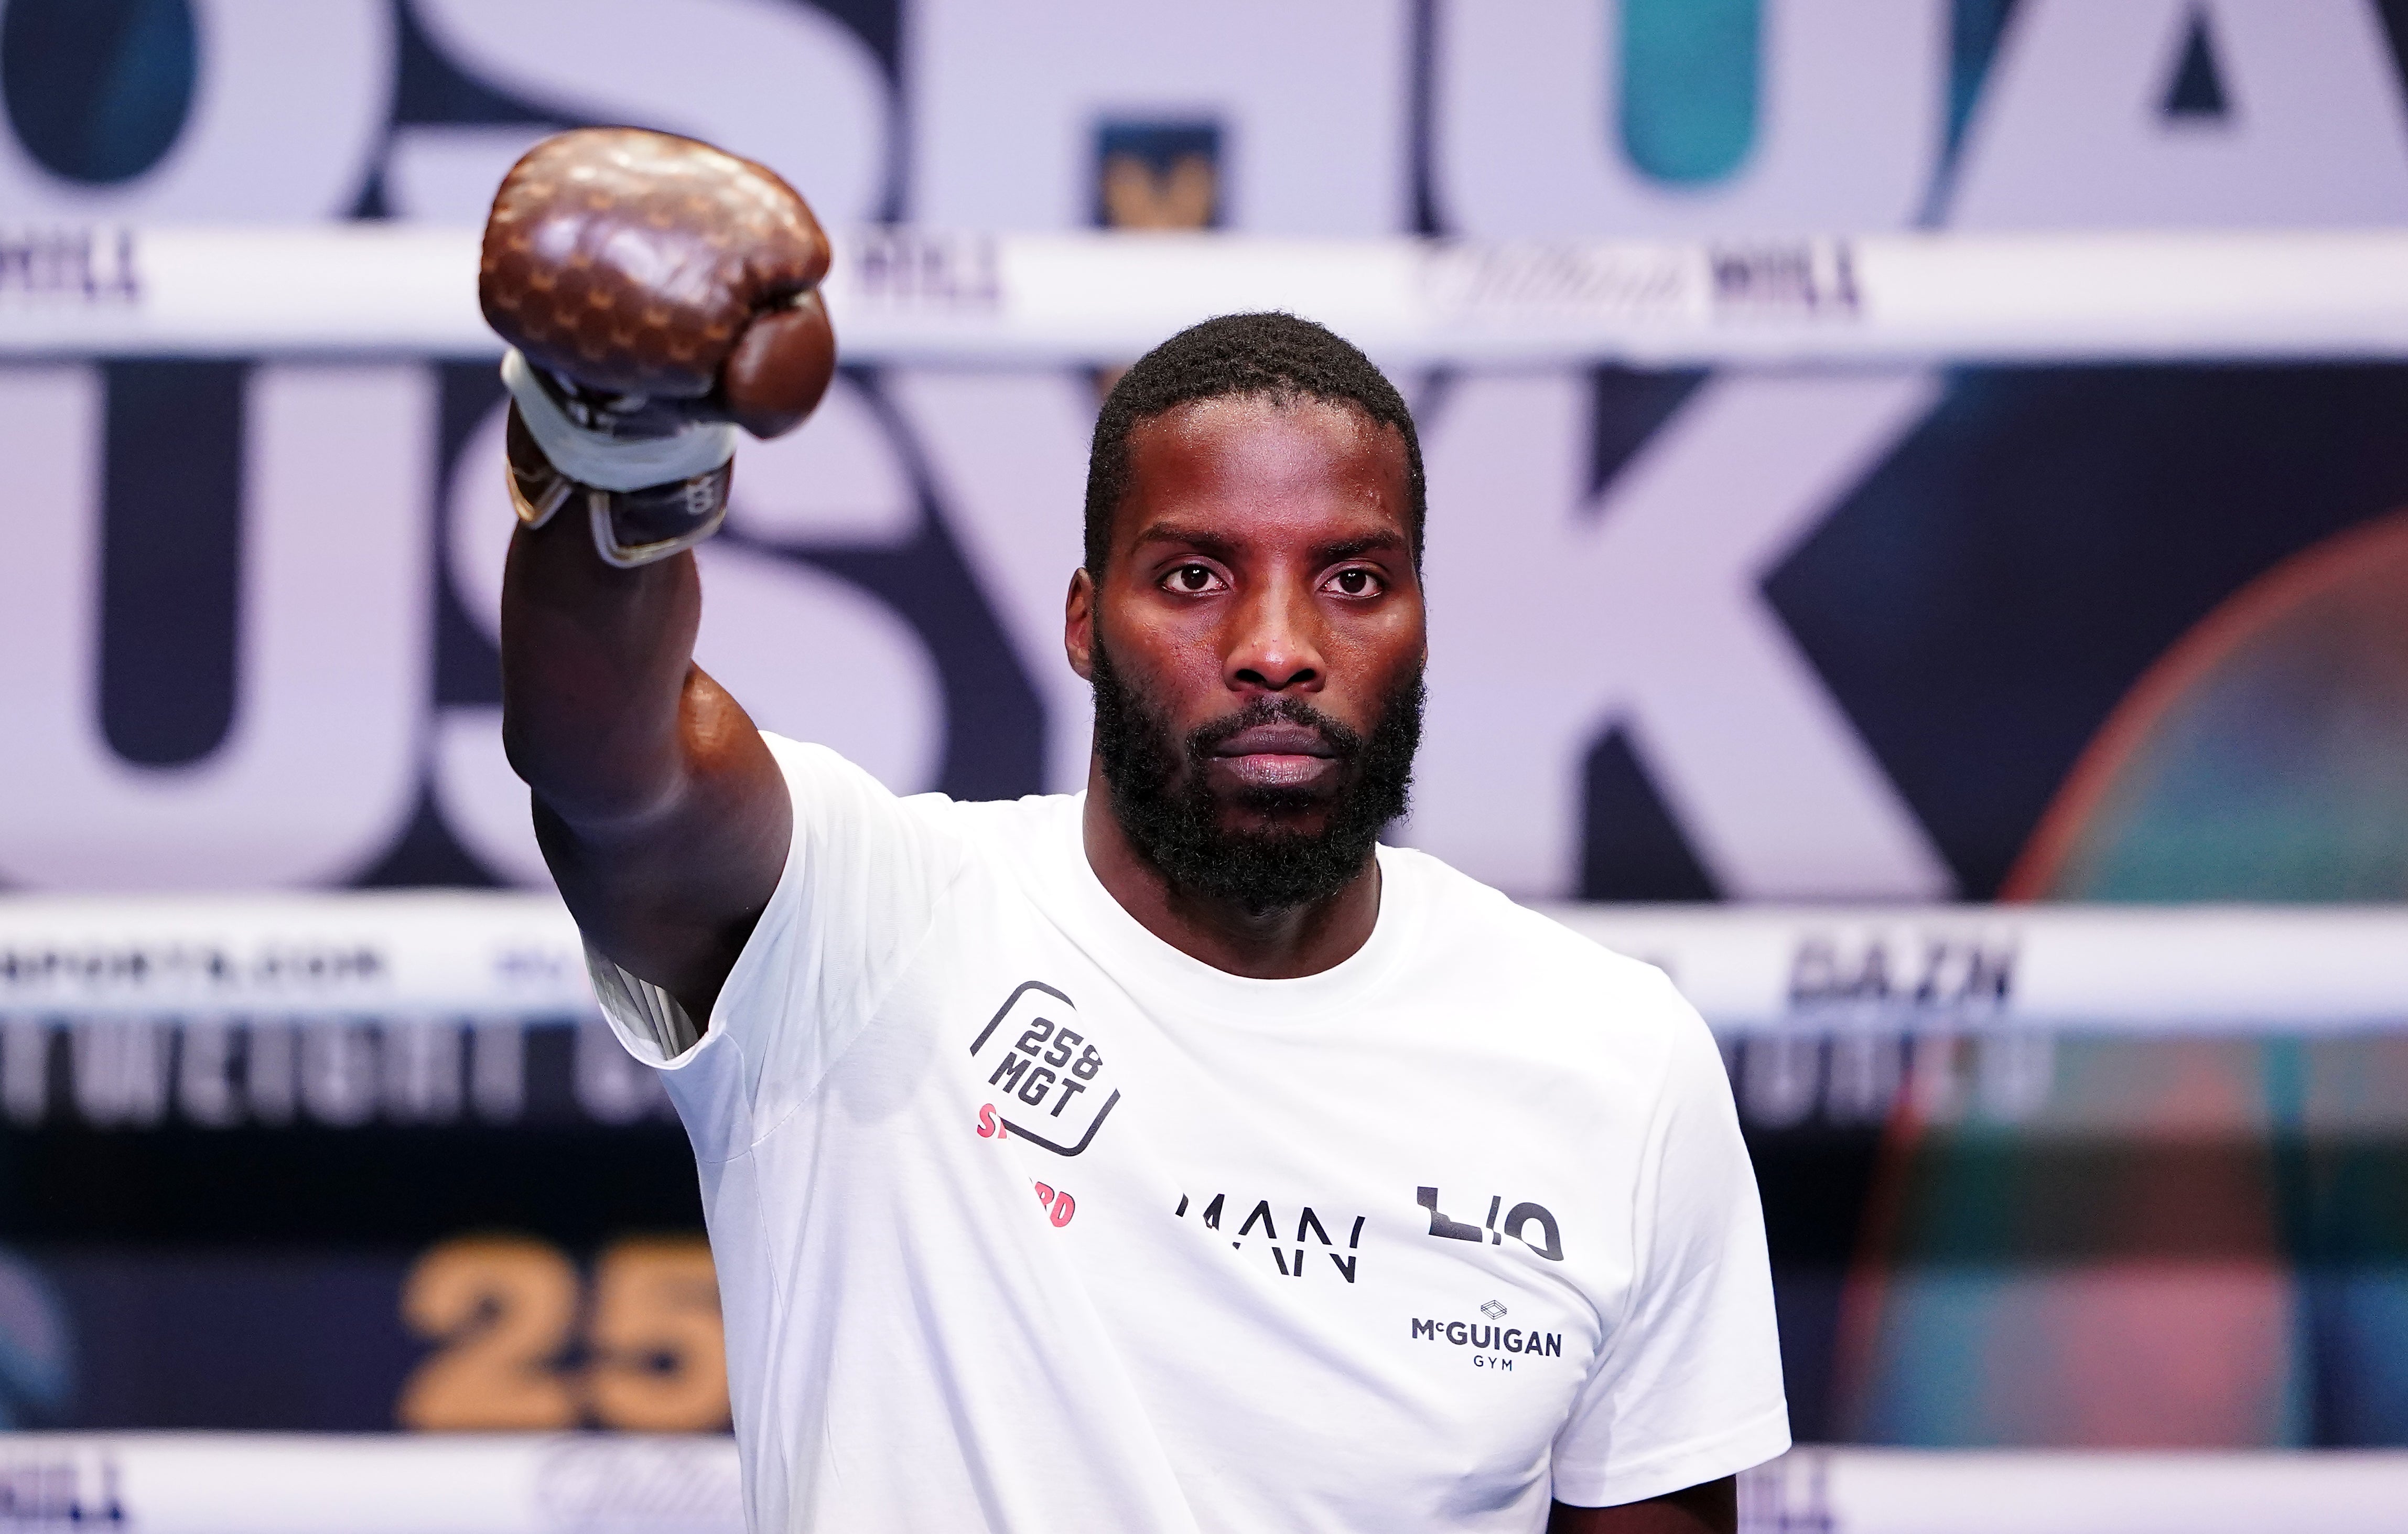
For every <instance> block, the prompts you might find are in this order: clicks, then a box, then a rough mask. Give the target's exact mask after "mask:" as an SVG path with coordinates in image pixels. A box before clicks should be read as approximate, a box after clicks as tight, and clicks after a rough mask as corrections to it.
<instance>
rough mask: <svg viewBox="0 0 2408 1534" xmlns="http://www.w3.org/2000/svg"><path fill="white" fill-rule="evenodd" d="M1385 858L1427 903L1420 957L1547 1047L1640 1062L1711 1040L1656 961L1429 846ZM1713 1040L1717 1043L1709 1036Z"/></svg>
mask: <svg viewBox="0 0 2408 1534" xmlns="http://www.w3.org/2000/svg"><path fill="white" fill-rule="evenodd" d="M1380 857H1381V862H1382V867H1383V869H1384V870H1386V871H1388V872H1389V873H1390V874H1391V875H1392V876H1395V877H1396V878H1398V881H1399V882H1400V883H1406V884H1409V886H1410V888H1411V889H1412V891H1413V898H1415V900H1416V902H1417V904H1419V905H1420V908H1421V917H1422V920H1421V937H1422V941H1421V944H1420V949H1421V955H1420V959H1419V963H1420V964H1422V965H1428V966H1436V967H1438V968H1441V969H1443V970H1445V971H1448V972H1451V973H1452V974H1453V975H1455V976H1457V977H1462V979H1460V980H1458V981H1457V982H1455V983H1458V984H1463V983H1469V985H1470V986H1471V987H1472V988H1473V989H1475V990H1476V991H1480V992H1481V993H1483V994H1484V995H1486V996H1488V997H1490V998H1492V1005H1491V1006H1488V1007H1485V1008H1484V1011H1485V1012H1487V1013H1488V1014H1489V1015H1490V1016H1491V1017H1492V1018H1495V1019H1497V1020H1498V1021H1500V1022H1503V1023H1505V1024H1506V1025H1507V1026H1519V1027H1525V1028H1529V1029H1532V1030H1535V1031H1537V1032H1538V1033H1539V1034H1540V1035H1543V1040H1542V1041H1541V1040H1534V1041H1533V1042H1534V1043H1538V1042H1543V1044H1544V1045H1545V1046H1546V1047H1566V1046H1569V1047H1570V1048H1571V1049H1574V1050H1575V1051H1576V1052H1578V1053H1587V1052H1589V1051H1590V1050H1593V1049H1605V1050H1607V1051H1609V1052H1611V1053H1614V1054H1618V1055H1621V1056H1622V1057H1623V1058H1624V1060H1625V1061H1626V1062H1628V1063H1631V1064H1637V1063H1638V1062H1637V1061H1634V1060H1632V1058H1631V1057H1632V1056H1634V1055H1636V1056H1639V1057H1643V1058H1645V1059H1646V1060H1647V1061H1648V1063H1650V1064H1656V1065H1659V1066H1660V1065H1661V1064H1666V1063H1667V1057H1669V1056H1670V1055H1672V1054H1675V1053H1679V1052H1683V1051H1684V1048H1688V1047H1694V1045H1695V1044H1696V1043H1697V1041H1698V1040H1699V1039H1710V1036H1711V1035H1707V1033H1706V1028H1705V1024H1704V1022H1703V1021H1702V1020H1700V1019H1699V1016H1698V1014H1697V1011H1696V1009H1695V1008H1693V1007H1692V1006H1689V1004H1688V1002H1687V1001H1686V1000H1684V998H1683V997H1682V995H1681V993H1680V991H1678V990H1676V989H1675V988H1674V987H1673V985H1672V982H1671V980H1670V978H1669V977H1667V976H1666V975H1665V974H1664V972H1663V971H1662V970H1660V969H1658V968H1656V966H1655V965H1654V964H1650V963H1647V962H1643V961H1641V960H1638V959H1633V958H1630V957H1628V956H1627V955H1626V954H1621V953H1616V952H1614V951H1613V949H1612V948H1606V947H1605V946H1604V945H1602V944H1600V943H1598V942H1597V941H1595V940H1594V939H1592V938H1589V937H1585V936H1583V935H1582V934H1581V933H1576V932H1574V931H1572V930H1571V929H1570V928H1569V927H1567V926H1565V925H1564V924H1563V923H1561V922H1559V921H1557V920H1555V919H1554V918H1552V917H1549V916H1546V915H1544V914H1542V913H1541V912H1539V911H1534V910H1532V909H1530V908H1528V907H1527V906H1524V905H1519V904H1515V903H1514V902H1513V901H1512V900H1511V899H1509V898H1507V897H1506V896H1505V895H1504V894H1502V893H1500V892H1499V891H1498V890H1493V889H1491V888H1489V887H1488V886H1487V885H1485V884H1483V883H1481V882H1480V881H1479V880H1478V879H1475V878H1473V877H1471V876H1469V875H1468V874H1463V873H1460V872H1458V871H1456V870H1455V869H1454V868H1452V867H1450V866H1448V865H1447V864H1446V863H1444V862H1442V861H1440V860H1439V859H1437V858H1434V857H1432V856H1430V855H1429V854H1427V853H1426V852H1421V851H1417V850H1415V849H1412V848H1410V847H1383V848H1382V849H1381V853H1380ZM1709 1047H1711V1045H1709Z"/></svg>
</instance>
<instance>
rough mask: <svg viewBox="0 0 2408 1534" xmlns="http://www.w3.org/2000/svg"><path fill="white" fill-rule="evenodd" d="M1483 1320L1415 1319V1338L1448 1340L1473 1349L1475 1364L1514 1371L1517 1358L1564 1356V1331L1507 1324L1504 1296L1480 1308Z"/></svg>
mask: <svg viewBox="0 0 2408 1534" xmlns="http://www.w3.org/2000/svg"><path fill="white" fill-rule="evenodd" d="M1480 1313H1481V1314H1482V1315H1483V1316H1484V1317H1486V1318H1487V1319H1486V1320H1484V1321H1436V1320H1431V1321H1425V1320H1422V1319H1421V1318H1420V1317H1415V1318H1414V1319H1413V1340H1414V1341H1416V1342H1446V1343H1451V1344H1453V1345H1454V1346H1455V1347H1458V1348H1468V1349H1469V1350H1470V1352H1471V1367H1472V1368H1493V1369H1502V1370H1504V1371H1506V1372H1507V1373H1511V1372H1512V1368H1513V1364H1514V1362H1515V1360H1516V1359H1517V1358H1561V1357H1562V1356H1563V1355H1564V1334H1563V1333H1561V1332H1541V1331H1525V1330H1524V1329H1522V1328H1521V1327H1519V1326H1508V1325H1507V1324H1505V1317H1506V1314H1507V1311H1506V1309H1505V1302H1504V1301H1503V1300H1496V1299H1492V1300H1490V1301H1489V1302H1488V1303H1487V1304H1485V1305H1483V1306H1482V1307H1481V1308H1480Z"/></svg>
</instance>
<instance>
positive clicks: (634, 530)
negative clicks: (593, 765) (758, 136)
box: [477, 128, 836, 568]
mask: <svg viewBox="0 0 2408 1534" xmlns="http://www.w3.org/2000/svg"><path fill="white" fill-rule="evenodd" d="M827 266H828V242H827V237H826V235H825V234H824V233H823V232H822V231H821V229H820V226H819V223H818V221H817V220H816V219H814V218H813V217H812V216H811V210H810V208H809V207H808V206H807V205H806V204H805V203H804V201H803V199H802V198H801V197H800V196H799V195H796V192H795V190H794V189H793V188H792V187H790V186H788V185H787V184H786V183H785V182H784V181H781V180H780V179H779V178H778V176H777V175H776V174H775V173H774V172H772V171H770V170H769V169H767V167H765V166H759V165H755V164H754V163H753V162H752V161H750V160H744V159H739V158H738V157H737V156H735V155H733V154H728V153H725V152H722V151H720V150H716V149H713V148H711V147H710V145H708V144H703V143H697V142H696V141H695V140H694V139H691V138H681V137H677V136H675V135H673V134H666V133H652V132H650V131H647V130H644V129H640V128H580V129H577V130H574V131H572V132H568V133H564V134H558V135H555V136H554V137H550V138H547V139H545V140H544V141H543V142H542V143H540V144H538V145H537V146H536V147H535V148H534V149H533V150H530V151H529V152H527V154H526V155H525V157H524V158H523V159H521V160H520V161H519V163H518V164H517V165H515V166H512V167H511V168H510V173H509V175H508V176H506V177H505V178H503V181H502V184H501V189H500V191H499V192H498V193H497V194H495V198H494V209H493V213H492V215H491V216H490V217H489V218H488V219H487V221H486V224H485V240H484V250H483V254H482V259H481V261H480V265H479V269H478V279H477V297H478V302H479V304H480V307H481V308H482V309H483V311H484V314H485V321H486V323H487V324H488V325H491V326H493V327H494V329H495V332H496V333H497V334H499V335H500V336H501V338H502V339H503V340H505V341H507V342H509V348H510V349H509V353H508V354H507V355H505V356H504V357H503V359H502V379H503V382H504V383H505V384H507V385H508V386H509V391H510V401H511V403H510V418H509V433H508V443H509V446H508V454H507V456H508V460H509V462H508V474H509V487H510V499H511V503H512V505H513V506H514V507H516V509H517V511H518V514H519V520H520V521H521V522H522V523H523V524H525V525H526V526H527V527H529V528H540V527H542V526H543V525H544V524H545V523H547V522H549V521H550V520H551V519H552V516H553V515H555V514H557V513H558V512H559V511H560V510H561V508H562V507H564V506H566V505H569V504H571V503H572V502H580V501H581V502H582V504H583V506H584V508H585V511H586V515H587V518H588V521H589V523H590V526H591V528H592V530H593V537H594V546H595V550H596V551H597V552H598V553H599V554H600V555H601V557H603V558H604V559H605V560H607V561H609V563H611V564H613V565H617V566H620V567H622V568H633V567H635V566H638V565H643V564H649V563H651V562H652V561H653V560H656V559H663V558H667V557H668V556H670V555H672V554H675V553H677V552H679V551H680V550H681V549H686V548H691V547H693V546H694V545H695V543H700V542H701V541H702V540H703V539H705V538H708V537H710V535H711V534H712V533H713V532H715V531H717V530H718V528H719V526H720V523H721V522H722V521H723V520H724V518H725V516H726V514H727V492H728V486H729V484H730V481H731V478H732V475H733V471H734V459H735V454H736V441H737V438H736V428H737V427H743V428H744V429H745V430H747V431H750V432H751V433H753V435H754V436H756V437H762V438H768V437H775V436H778V435H779V434H781V433H782V432H785V431H789V430H791V429H793V428H794V427H796V426H798V425H800V424H801V422H802V420H803V418H804V417H805V416H807V415H809V414H810V412H811V409H812V407H813V406H815V405H817V404H818V403H819V400H820V397H821V396H822V395H823V394H824V393H825V392H826V390H827V385H828V380H829V378H830V376H831V375H832V374H833V373H834V371H835V369H836V336H835V332H834V331H833V330H832V329H831V328H830V326H829V324H828V317H827V311H826V309H825V307H824V305H823V304H822V302H821V299H820V295H819V286H818V285H819V282H820V279H821V278H822V277H823V276H824V275H825V274H826V272H827Z"/></svg>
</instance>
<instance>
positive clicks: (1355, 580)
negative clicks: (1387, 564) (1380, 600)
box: [1322, 565, 1384, 597]
mask: <svg viewBox="0 0 2408 1534" xmlns="http://www.w3.org/2000/svg"><path fill="white" fill-rule="evenodd" d="M1322 584H1323V585H1324V586H1326V587H1327V588H1328V589H1330V590H1332V591H1335V592H1337V593H1338V594H1339V595H1340V596H1341V597H1376V596H1378V595H1379V594H1380V593H1381V591H1382V590H1383V589H1384V586H1383V585H1382V583H1381V580H1380V577H1379V574H1378V572H1374V571H1369V570H1365V569H1363V568H1362V567H1361V566H1359V565H1357V566H1355V567H1354V568H1352V569H1348V570H1341V571H1340V572H1338V573H1337V574H1335V575H1332V576H1330V577H1329V579H1328V580H1326V581H1325V582H1323V583H1322Z"/></svg>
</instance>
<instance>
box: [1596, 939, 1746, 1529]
mask: <svg viewBox="0 0 2408 1534" xmlns="http://www.w3.org/2000/svg"><path fill="white" fill-rule="evenodd" d="M1664 985H1665V991H1666V992H1667V1001H1666V1012H1667V1014H1668V1023H1669V1025H1670V1026H1671V1027H1672V1028H1673V1029H1674V1032H1675V1035H1676V1037H1675V1038H1674V1040H1673V1043H1672V1048H1671V1050H1670V1055H1671V1058H1670V1064H1669V1068H1668V1069H1667V1072H1666V1075H1665V1079H1664V1083H1663V1088H1662V1092H1661V1093H1660V1095H1659V1096H1658V1098H1657V1100H1656V1107H1655V1111H1654V1112H1653V1114H1652V1115H1651V1116H1650V1120H1649V1123H1648V1128H1647V1137H1646V1141H1645V1144H1644V1148H1643V1150H1642V1151H1641V1159H1640V1162H1639V1166H1638V1176H1639V1181H1638V1198H1637V1201H1636V1207H1635V1209H1634V1217H1635V1220H1636V1226H1635V1229H1634V1233H1633V1235H1634V1240H1633V1245H1632V1250H1633V1252H1634V1254H1635V1258H1636V1266H1635V1270H1634V1272H1633V1275H1632V1281H1631V1289H1630V1293H1629V1295H1628V1298H1627V1305H1626V1306H1625V1308H1624V1311H1623V1315H1622V1317H1621V1320H1620V1324H1619V1325H1618V1326H1616V1327H1615V1328H1614V1329H1613V1331H1612V1332H1611V1333H1610V1334H1609V1335H1608V1338H1607V1341H1606V1344H1605V1348H1604V1350H1603V1352H1602V1353H1600V1355H1599V1357H1598V1363H1597V1366H1596V1368H1595V1369H1594V1371H1593V1372H1592V1373H1591V1374H1590V1376H1589V1378H1588V1380H1587V1382H1585V1384H1584V1386H1583V1387H1582V1390H1581V1394H1580V1397H1579V1398H1578V1399H1577V1400H1576V1401H1575V1402H1574V1404H1573V1409H1572V1415H1571V1418H1570V1422H1569V1423H1568V1424H1567V1425H1565V1427H1564V1429H1563V1431H1562V1432H1561V1433H1559V1434H1557V1435H1556V1438H1555V1455H1554V1461H1555V1499H1556V1500H1557V1501H1559V1502H1568V1503H1570V1504H1572V1505H1574V1506H1576V1507H1610V1506H1614V1505H1617V1504H1620V1503H1624V1502H1636V1501H1641V1500H1643V1499H1645V1498H1650V1497H1660V1496H1663V1495H1664V1494H1665V1493H1667V1492H1674V1491H1680V1490H1682V1489H1683V1488H1684V1487H1688V1486H1694V1485H1699V1484H1700V1483H1704V1482H1708V1481H1713V1480H1718V1479H1720V1478H1721V1477H1723V1476H1726V1475H1730V1474H1733V1473H1735V1472H1737V1471H1740V1470H1743V1469H1747V1468H1748V1467H1750V1466H1752V1465H1758V1464H1761V1463H1763V1462H1764V1461H1765V1460H1768V1459H1770V1458H1772V1457H1773V1456H1774V1455H1776V1454H1781V1453H1782V1452H1783V1451H1784V1450H1785V1449H1787V1448H1788V1447H1789V1411H1788V1405H1787V1402H1786V1400H1785V1397H1784V1396H1783V1393H1782V1385H1781V1344H1780V1334H1779V1331H1778V1329H1777V1327H1776V1325H1775V1324H1774V1320H1773V1310H1772V1274H1771V1269H1770V1264H1769V1262H1768V1260H1767V1256H1766V1252H1765V1242H1764V1212H1763V1209H1762V1207H1761V1206H1760V1204H1759V1203H1758V1201H1757V1197H1756V1174H1755V1172H1754V1170H1753V1169H1752V1168H1751V1167H1750V1165H1749V1164H1748V1157H1747V1146H1746V1144H1745V1143H1744V1142H1743V1141H1742V1139H1741V1137H1740V1129H1739V1115H1738V1113H1737V1112H1736V1111H1735V1110H1734V1108H1733V1107H1732V1106H1731V1093H1730V1084H1729V1081H1728V1079H1727V1078H1726V1077H1725V1075H1724V1072H1723V1066H1722V1059H1721V1056H1720V1054H1719V1053H1718V1052H1717V1051H1716V1049H1714V1044H1713V1037H1712V1036H1711V1035H1709V1034H1708V1033H1707V1032H1706V1026H1705V1024H1704V1022H1703V1021H1701V1020H1699V1017H1698V1015H1697V1013H1696V1012H1695V1011H1693V1010H1691V1008H1690V1007H1689V1006H1688V1004H1687V1003H1686V1002H1684V1001H1681V1000H1680V999H1679V998H1678V996H1677V994H1673V993H1671V991H1670V983H1669V982H1664Z"/></svg>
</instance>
